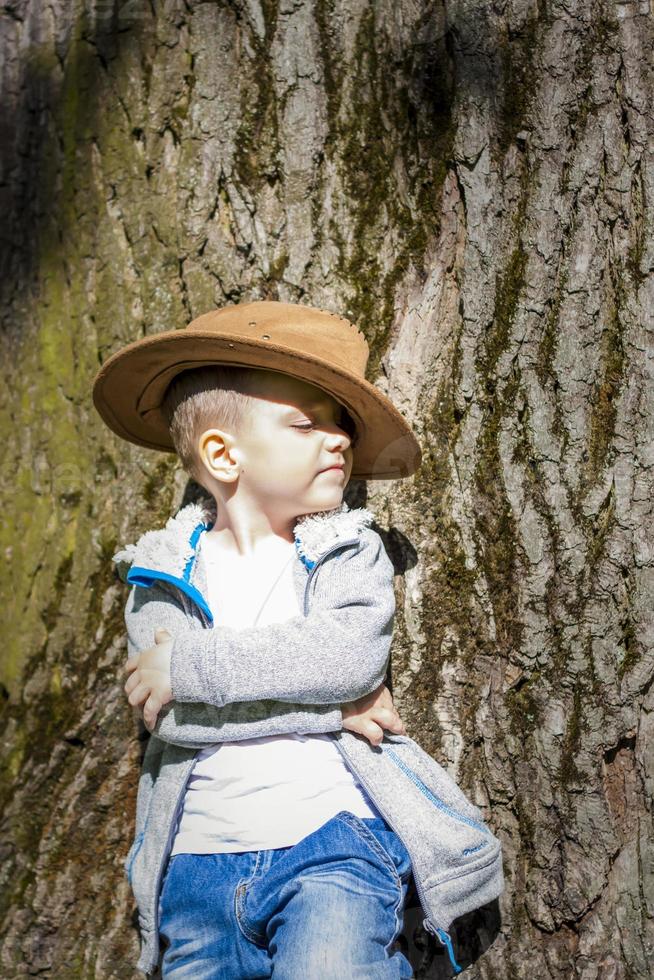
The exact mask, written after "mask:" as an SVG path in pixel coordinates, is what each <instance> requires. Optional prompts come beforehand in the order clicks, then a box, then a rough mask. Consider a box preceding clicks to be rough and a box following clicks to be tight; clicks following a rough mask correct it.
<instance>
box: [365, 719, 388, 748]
mask: <svg viewBox="0 0 654 980" xmlns="http://www.w3.org/2000/svg"><path fill="white" fill-rule="evenodd" d="M365 728H366V738H367V739H368V741H369V742H370V744H371V745H380V744H381V742H382V739H383V738H384V733H383V731H382V729H381V728H380V727H379V725H376V724H375V723H374V721H369V722H367V724H366V726H365Z"/></svg>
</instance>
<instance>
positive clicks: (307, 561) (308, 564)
mask: <svg viewBox="0 0 654 980" xmlns="http://www.w3.org/2000/svg"><path fill="white" fill-rule="evenodd" d="M301 547H302V538H298V537H297V536H296V538H295V551H296V554H297V556H298V558H299V559H300V561H301V562H302V564H303V565H304V566H305V568H308V569H309V571H311V569H312V568H313V566H314V565H315V564H316V563H315V561H311V559H310V558H307V556H306V555H303V554H302V551H301Z"/></svg>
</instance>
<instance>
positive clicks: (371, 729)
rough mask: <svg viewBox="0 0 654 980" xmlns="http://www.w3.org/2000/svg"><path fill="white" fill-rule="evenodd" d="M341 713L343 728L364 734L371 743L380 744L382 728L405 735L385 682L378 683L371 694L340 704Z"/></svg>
mask: <svg viewBox="0 0 654 980" xmlns="http://www.w3.org/2000/svg"><path fill="white" fill-rule="evenodd" d="M341 714H342V715H343V728H346V729H347V730H348V731H350V732H356V733H357V734H359V735H365V737H366V738H367V739H368V741H369V742H370V744H371V745H379V744H380V742H381V741H382V739H383V737H384V731H383V729H384V728H386V729H388V731H391V732H395V733H396V734H397V735H406V728H405V727H404V722H403V721H402V719H401V718H400V716H399V715H398V713H397V711H396V710H395V706H394V704H393V698H392V697H391V692H390V691H389V690H388V688H387V687H386V685H385V684H380V685H379V687H378V688H377V689H376V690H375V691H373V692H372V693H371V694H366V695H365V696H364V697H362V698H359V699H358V700H357V701H349V702H348V703H347V704H342V705H341Z"/></svg>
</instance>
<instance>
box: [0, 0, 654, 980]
mask: <svg viewBox="0 0 654 980" xmlns="http://www.w3.org/2000/svg"><path fill="white" fill-rule="evenodd" d="M0 46H1V49H0V50H1V55H2V75H1V82H0V84H1V86H2V98H1V100H0V114H1V115H0V136H1V139H0V146H1V150H0V160H1V177H0V194H1V195H2V196H1V199H0V200H1V202H2V213H3V226H2V233H1V234H2V238H1V256H0V262H1V275H0V283H1V289H2V305H1V316H2V339H1V344H2V363H3V365H4V371H5V384H4V385H3V387H2V391H1V392H0V426H1V429H0V431H1V432H2V448H1V450H0V453H1V458H2V471H1V472H2V476H1V483H0V493H1V505H2V513H3V524H2V531H1V535H2V537H1V543H2V550H3V555H4V561H3V564H2V571H1V574H2V584H3V594H4V596H5V601H4V603H3V606H2V612H1V615H2V627H1V628H2V638H3V643H2V652H1V654H0V668H1V670H0V675H1V678H2V684H3V686H2V689H1V690H2V696H3V697H2V711H3V718H2V732H3V735H2V748H1V760H2V787H1V792H2V805H3V811H2V832H1V833H0V856H1V870H0V881H1V883H2V886H1V888H0V907H1V910H2V922H1V926H0V936H1V937H2V949H1V952H0V973H1V974H2V975H3V976H5V977H7V978H9V977H14V976H22V975H26V974H30V975H39V976H48V977H62V978H64V977H65V978H67V980H68V978H75V977H84V978H87V977H88V978H90V977H98V978H108V977H115V978H121V980H124V978H127V977H131V976H136V972H135V970H134V966H133V964H134V962H135V958H136V952H137V935H136V932H135V929H134V920H133V906H132V901H131V896H130V893H129V890H128V886H127V883H126V881H125V880H124V878H123V871H122V859H123V858H124V856H125V852H126V850H127V847H128V844H129V834H130V831H131V822H132V816H133V806H134V798H135V791H136V773H137V764H138V760H139V756H140V753H141V750H142V744H141V743H142V737H141V738H139V730H138V728H137V726H136V723H135V720H134V718H133V717H132V714H131V712H130V710H129V709H128V706H127V704H126V701H125V698H124V694H123V692H122V684H123V682H124V679H123V677H122V675H121V666H122V662H123V659H124V656H125V646H124V636H123V630H122V627H123V621H122V612H123V605H124V601H125V598H126V593H125V590H124V586H122V585H121V584H120V583H118V582H117V581H116V580H114V578H113V577H112V570H111V565H110V562H109V560H108V559H109V557H110V555H111V554H112V553H113V550H114V549H115V547H116V545H117V544H119V543H122V542H125V541H131V540H134V539H135V536H136V535H137V534H138V533H139V532H141V531H142V530H144V529H146V528H150V527H156V526H160V525H161V523H162V522H163V521H164V520H165V519H166V518H167V517H168V516H169V514H170V513H171V512H172V511H173V510H174V509H175V508H177V507H178V506H179V504H180V503H181V502H182V500H183V498H184V494H185V493H187V492H188V489H187V487H186V480H185V478H184V474H183V473H182V472H181V471H180V469H179V467H177V466H176V461H175V459H174V457H172V456H159V455H157V454H154V453H150V452H148V451H147V450H140V449H138V448H137V447H134V446H130V445H127V444H125V443H122V442H120V441H119V440H118V439H115V438H113V437H112V435H111V434H110V433H108V432H107V431H106V430H105V429H104V427H103V426H102V424H101V422H100V420H99V419H98V417H97V416H96V414H95V413H94V410H93V408H92V405H91V401H90V382H91V379H92V377H93V375H94V373H95V371H96V370H97V367H98V365H99V364H100V363H101V362H102V361H103V359H105V358H106V357H107V356H108V355H109V354H110V353H111V352H113V351H114V350H116V349H117V348H118V347H120V346H122V345H123V344H125V343H126V342H128V341H130V340H132V339H134V338H136V337H138V336H141V335H143V334H145V333H151V332H154V331H158V330H161V329H169V328H171V327H175V326H182V325H184V324H185V323H186V322H188V320H189V319H190V318H191V317H193V316H195V315H197V314H199V313H200V312H203V311H204V310H206V309H208V308H211V307H213V306H216V305H221V304H224V303H226V302H235V301H239V300H248V299H256V298H278V299H282V300H286V299H290V300H299V301H303V302H308V303H311V304H313V305H322V306H325V307H327V308H330V309H337V310H339V311H349V314H350V315H351V316H352V318H353V319H354V320H355V322H357V323H358V324H359V325H360V326H361V327H362V328H363V329H364V330H365V333H366V335H367V337H368V339H369V341H370V344H371V348H372V356H371V361H370V366H369V374H368V376H369V378H370V379H371V380H373V381H375V382H376V383H378V384H379V385H380V386H381V387H382V388H383V389H384V390H385V391H386V392H387V393H388V394H389V395H390V396H391V397H392V398H393V399H394V400H395V401H396V402H397V404H398V405H399V406H400V408H401V409H402V410H403V411H404V412H405V413H406V415H407V417H408V418H410V419H411V420H412V422H413V424H414V425H415V427H416V429H417V431H418V432H419V434H420V437H421V439H422V442H423V445H424V448H425V462H424V465H423V467H422V470H421V472H420V473H419V474H418V475H417V476H416V477H415V478H412V479H411V480H409V481H406V482H403V483H398V484H392V483H391V484H386V483H378V484H375V483H371V484H369V485H368V487H367V488H365V487H362V486H355V487H352V488H351V490H350V497H349V499H350V500H351V501H354V502H357V503H358V502H367V503H368V505H369V506H371V507H372V508H373V510H375V512H376V513H377V515H378V520H379V523H380V524H381V525H382V527H383V528H385V529H386V530H385V540H386V543H387V547H388V550H389V552H390V554H391V555H392V557H393V559H394V561H395V563H396V566H397V570H398V578H397V594H398V614H397V623H396V640H395V645H394V660H393V678H394V694H395V697H396V701H397V703H398V705H399V709H400V712H401V714H402V716H403V717H404V719H405V721H406V723H407V726H408V730H409V733H410V734H411V735H413V736H414V737H415V738H416V739H418V741H419V742H420V743H421V744H422V745H423V746H424V748H425V749H426V750H427V751H429V752H431V753H432V754H433V755H434V756H435V757H436V758H437V759H438V760H439V761H441V762H442V763H443V764H445V765H447V766H448V767H449V768H450V770H451V771H452V773H453V774H454V775H455V777H456V778H458V779H459V780H460V782H461V784H462V785H463V787H464V788H465V790H466V791H467V792H468V793H469V794H470V796H471V797H472V798H473V799H474V800H475V802H476V803H477V804H478V805H480V806H481V807H482V809H483V811H484V813H485V814H486V816H487V819H488V820H489V822H490V824H491V826H492V827H493V829H494V830H495V832H496V833H498V834H499V836H500V837H501V839H502V841H503V844H504V851H505V874H506V884H507V887H506V891H505V893H504V894H503V896H502V897H501V899H500V902H499V905H498V907H497V908H490V909H488V908H487V909H481V910H479V911H478V912H476V913H474V914H472V915H470V916H467V917H465V919H462V920H460V921H459V922H458V923H457V928H455V940H456V946H457V950H458V952H459V958H460V962H462V963H464V964H466V965H467V966H468V970H467V973H466V975H467V976H470V977H479V978H487V980H490V978H500V977H502V978H503V977H516V978H518V977H530V978H532V977H538V978H539V980H540V978H550V977H551V978H569V977H580V978H584V980H618V978H641V977H642V978H644V977H649V976H651V965H650V964H651V959H652V947H653V945H654V929H653V926H652V911H653V906H654V846H653V834H652V809H651V801H652V794H653V792H654V758H653V753H652V737H653V736H654V690H653V689H652V686H651V684H652V677H653V676H654V653H653V649H652V647H653V640H654V637H653V624H652V608H651V607H652V594H653V591H654V590H653V585H654V582H653V561H654V536H653V534H652V483H651V473H652V467H653V466H654V426H653V423H652V416H653V408H654V401H653V392H654V388H653V385H652V376H653V359H652V345H651V336H652V329H653V321H652V309H654V294H653V279H652V268H653V265H654V256H653V252H652V234H651V232H652V202H653V201H654V182H653V169H652V147H653V143H652V140H653V123H654V115H653V110H652V105H653V98H654V85H653V78H652V72H653V65H652V51H653V50H654V37H653V30H652V16H651V13H650V10H649V5H648V3H647V2H644V3H643V2H638V0H625V2H619V3H617V2H616V3H609V2H606V3H601V2H594V0H567V2H566V0H535V2H530V0H494V2H482V0H448V2H444V0H440V2H429V0H313V2H312V0H295V2H289V0H260V2H258V0H233V2H227V0H225V2H199V0H122V2H121V0H71V2H66V0H49V2H47V3H46V2H45V0H34V2H32V3H29V2H27V0H5V2H4V3H3V5H2V9H1V10H0ZM366 493H367V497H366ZM418 939H419V943H421V942H422V940H424V936H423V937H422V939H420V937H418ZM422 959H423V960H424V963H423V966H422V967H417V968H416V976H424V977H427V976H429V977H444V976H448V975H450V970H449V964H448V961H447V958H446V957H445V956H443V955H442V949H441V948H440V947H438V948H436V949H434V948H433V947H429V948H427V949H425V950H423V955H422Z"/></svg>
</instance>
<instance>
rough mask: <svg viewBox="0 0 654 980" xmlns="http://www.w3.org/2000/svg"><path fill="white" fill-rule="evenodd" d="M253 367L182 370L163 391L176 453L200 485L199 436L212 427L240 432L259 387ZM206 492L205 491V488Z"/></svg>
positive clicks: (251, 413) (251, 411)
mask: <svg viewBox="0 0 654 980" xmlns="http://www.w3.org/2000/svg"><path fill="white" fill-rule="evenodd" d="M260 375H261V372H260V371H258V370H257V369H256V368H249V367H237V366H232V365H228V364H211V365H207V366H204V367H199V368H190V369H189V370H187V371H182V372H181V374H178V375H177V376H176V377H175V378H173V380H172V381H171V383H170V385H169V386H168V388H167V389H166V392H165V395H164V398H163V402H162V409H163V412H164V415H165V416H166V421H167V423H168V428H169V430H170V436H171V439H172V441H173V445H174V447H175V451H176V452H177V455H178V456H179V458H180V461H181V463H182V466H183V467H184V469H185V470H186V472H187V473H188V474H189V475H190V476H191V477H192V478H193V479H194V480H195V481H196V483H200V484H201V485H202V482H203V481H202V474H201V468H200V466H199V460H198V456H197V442H198V439H199V438H200V435H201V434H202V433H203V432H205V431H206V430H207V429H211V428H214V427H217V428H220V429H225V430H226V431H228V432H234V433H237V432H240V431H242V430H243V428H244V427H245V426H247V424H248V422H249V420H250V418H251V417H252V415H253V413H254V411H255V407H256V403H257V399H256V398H253V397H252V396H251V392H253V391H256V390H257V388H258V387H259V377H258V376H260ZM205 489H206V488H205Z"/></svg>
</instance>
